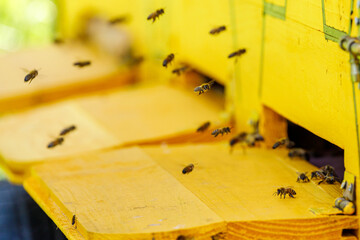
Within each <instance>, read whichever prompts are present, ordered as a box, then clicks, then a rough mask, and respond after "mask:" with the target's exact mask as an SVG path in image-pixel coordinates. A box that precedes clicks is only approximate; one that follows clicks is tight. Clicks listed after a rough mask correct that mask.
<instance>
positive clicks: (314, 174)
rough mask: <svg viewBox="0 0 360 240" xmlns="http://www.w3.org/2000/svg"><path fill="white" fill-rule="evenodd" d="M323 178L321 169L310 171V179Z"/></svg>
mask: <svg viewBox="0 0 360 240" xmlns="http://www.w3.org/2000/svg"><path fill="white" fill-rule="evenodd" d="M313 178H315V179H323V178H325V175H324V173H323V172H322V171H313V172H311V179H313Z"/></svg>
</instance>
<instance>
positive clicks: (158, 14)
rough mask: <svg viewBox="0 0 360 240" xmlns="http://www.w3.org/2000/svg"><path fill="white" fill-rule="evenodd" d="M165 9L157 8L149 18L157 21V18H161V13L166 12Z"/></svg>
mask: <svg viewBox="0 0 360 240" xmlns="http://www.w3.org/2000/svg"><path fill="white" fill-rule="evenodd" d="M164 13H165V12H164V9H162V8H160V9H158V10H156V11H155V12H153V13H151V14H150V15H149V16H148V17H147V20H151V19H152V20H153V22H155V20H156V18H159V17H160V15H162V14H164Z"/></svg>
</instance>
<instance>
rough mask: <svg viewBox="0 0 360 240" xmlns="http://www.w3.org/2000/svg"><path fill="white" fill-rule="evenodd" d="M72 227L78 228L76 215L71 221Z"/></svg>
mask: <svg viewBox="0 0 360 240" xmlns="http://www.w3.org/2000/svg"><path fill="white" fill-rule="evenodd" d="M71 225H73V226H74V228H75V229H76V228H77V221H76V215H75V214H74V215H73V217H72V220H71Z"/></svg>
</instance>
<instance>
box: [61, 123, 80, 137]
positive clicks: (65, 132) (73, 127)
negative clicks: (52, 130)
mask: <svg viewBox="0 0 360 240" xmlns="http://www.w3.org/2000/svg"><path fill="white" fill-rule="evenodd" d="M75 129H76V126H75V125H71V126H70V127H67V128H64V129H63V130H62V131H61V132H60V136H64V135H66V134H68V133H69V132H72V131H74V130H75Z"/></svg>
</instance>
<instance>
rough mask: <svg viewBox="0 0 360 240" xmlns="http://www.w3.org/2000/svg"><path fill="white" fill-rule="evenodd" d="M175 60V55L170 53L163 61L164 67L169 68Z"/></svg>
mask: <svg viewBox="0 0 360 240" xmlns="http://www.w3.org/2000/svg"><path fill="white" fill-rule="evenodd" d="M174 58H175V55H174V54H173V53H170V54H169V55H168V56H167V57H166V58H165V59H164V61H163V64H162V65H163V66H164V67H167V65H168V64H170V63H171V62H172V61H173V60H174Z"/></svg>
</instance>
